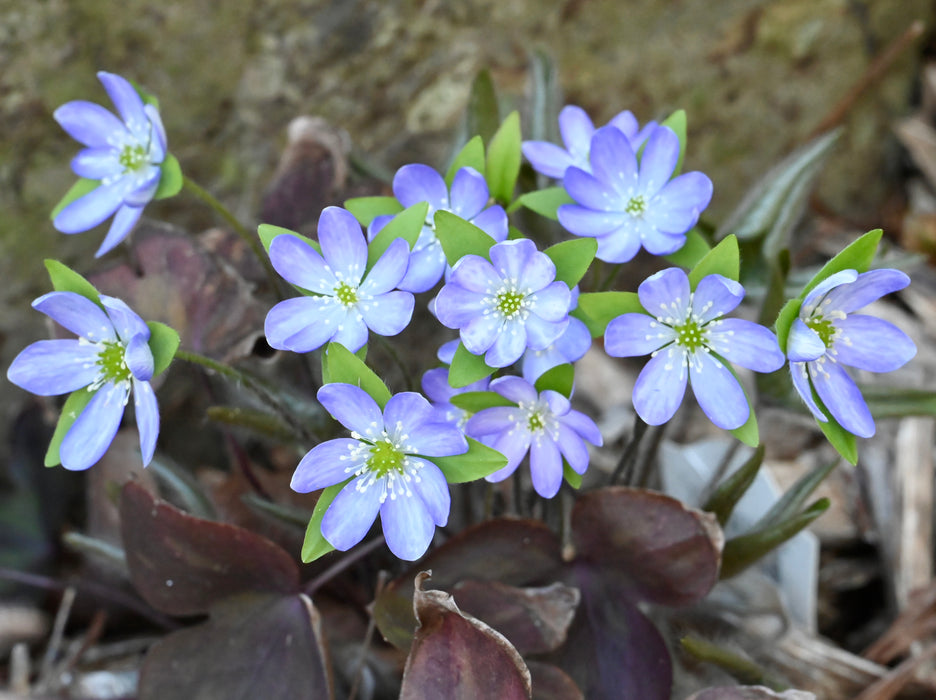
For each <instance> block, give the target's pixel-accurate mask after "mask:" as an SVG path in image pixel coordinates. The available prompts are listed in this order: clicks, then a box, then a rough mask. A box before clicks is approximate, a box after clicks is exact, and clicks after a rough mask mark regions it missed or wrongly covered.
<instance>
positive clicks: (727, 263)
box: [689, 236, 741, 291]
mask: <svg viewBox="0 0 936 700" xmlns="http://www.w3.org/2000/svg"><path fill="white" fill-rule="evenodd" d="M740 257H741V256H740V253H739V252H738V239H737V238H735V237H734V236H726V237H725V238H724V239H722V240H721V241H720V242H719V243H718V245H716V246H715V247H714V248H712V249H711V250H710V251H709V252H708V253H706V254H705V257H703V258H702V259H701V260H700V261H699V262H698V264H697V265H696V266H695V267H693V268H692V271H691V272H690V273H689V287H690V288H691V289H692V290H693V291H695V288H696V286H698V284H699V282H701V281H702V280H703V279H704V278H705V277H708V276H709V275H716V274H717V275H722V276H723V277H727V278H728V279H730V280H734V281H735V282H737V281H738V277H739V275H740V272H741V260H740Z"/></svg>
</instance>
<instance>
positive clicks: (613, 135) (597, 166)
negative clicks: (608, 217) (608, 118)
mask: <svg viewBox="0 0 936 700" xmlns="http://www.w3.org/2000/svg"><path fill="white" fill-rule="evenodd" d="M590 158H591V166H592V172H593V173H594V174H595V177H597V178H598V179H599V180H601V181H602V182H604V183H605V184H606V185H610V186H611V187H613V188H614V189H615V190H617V193H618V195H620V196H621V197H623V198H624V199H625V200H626V201H630V199H631V198H632V197H634V196H636V195H638V194H640V191H639V189H638V182H639V180H638V175H637V156H636V155H635V154H634V149H633V148H631V145H630V141H628V140H627V137H626V136H625V135H624V134H623V133H621V132H620V131H619V130H618V129H616V128H615V127H613V126H605V127H602V128H600V129H598V131H596V132H595V135H594V136H592V140H591V156H590ZM644 159H646V155H644Z"/></svg>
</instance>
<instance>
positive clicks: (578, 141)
mask: <svg viewBox="0 0 936 700" xmlns="http://www.w3.org/2000/svg"><path fill="white" fill-rule="evenodd" d="M608 126H613V127H614V128H616V129H618V130H619V131H620V132H621V133H622V134H624V136H625V137H626V138H627V140H628V142H629V143H630V144H631V148H633V150H634V152H636V151H637V150H639V149H640V146H641V145H642V144H643V142H644V141H646V140H647V137H648V136H649V135H650V134H651V133H652V132H653V131H654V129H656V127H657V123H656V122H647V124H646V125H645V126H644V127H643V128H642V129H641V128H640V124H638V123H637V118H636V117H635V116H634V115H633V114H631V113H630V112H628V111H624V112H621V113H620V114H617V115H615V117H614V118H613V119H611V121H609V122H608ZM559 133H560V135H561V136H562V142H563V143H564V144H565V148H564V149H563V148H562V147H560V146H557V145H556V144H554V143H549V142H548V141H524V143H523V146H522V148H523V155H524V156H526V159H527V160H528V161H530V165H532V166H533V169H534V170H535V171H536V172H538V173H542V174H543V175H546V176H547V177H554V178H556V179H561V178H562V177H563V175H565V172H566V169H567V168H569V167H570V166H572V165H574V166H575V167H577V168H581V169H582V170H585V171H588V172H591V164H590V163H589V161H588V154H589V151H590V150H591V139H592V136H593V135H594V133H595V126H594V124H592V120H591V119H590V118H589V117H588V114H586V113H585V110H584V109H582V108H581V107H576V106H575V105H566V106H565V107H563V108H562V111H561V112H559Z"/></svg>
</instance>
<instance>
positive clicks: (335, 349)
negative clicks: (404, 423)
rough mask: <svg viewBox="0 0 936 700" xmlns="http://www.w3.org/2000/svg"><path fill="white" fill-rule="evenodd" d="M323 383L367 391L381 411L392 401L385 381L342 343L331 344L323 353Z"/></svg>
mask: <svg viewBox="0 0 936 700" xmlns="http://www.w3.org/2000/svg"><path fill="white" fill-rule="evenodd" d="M322 383H323V384H333V383H337V384H351V385H353V386H356V387H360V388H361V389H363V390H364V391H366V392H367V393H368V394H369V395H370V397H371V398H372V399H374V401H376V402H377V405H378V406H380V410H381V411H382V410H383V409H384V406H386V405H387V402H388V401H389V400H390V390H389V389H388V388H387V385H386V384H384V383H383V380H382V379H381V378H380V377H378V376H377V375H376V374H374V371H373V370H372V369H371V368H370V367H368V366H367V365H365V364H364V362H363V361H362V360H361V359H360V358H359V357H358V356H357V355H355V354H354V353H353V352H351V351H350V350H348V348H346V347H345V346H344V345H341V344H340V343H329V344H328V345H327V346H326V347H325V351H324V352H323V353H322Z"/></svg>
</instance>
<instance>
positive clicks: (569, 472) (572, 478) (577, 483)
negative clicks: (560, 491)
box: [562, 458, 582, 491]
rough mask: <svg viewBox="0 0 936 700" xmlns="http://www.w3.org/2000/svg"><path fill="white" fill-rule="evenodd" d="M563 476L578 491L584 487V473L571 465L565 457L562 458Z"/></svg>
mask: <svg viewBox="0 0 936 700" xmlns="http://www.w3.org/2000/svg"><path fill="white" fill-rule="evenodd" d="M562 478H563V479H565V480H566V481H568V482H569V486H571V487H572V488H574V489H575V490H576V491H577V490H578V489H580V488H582V475H581V474H579V473H578V472H577V471H575V470H574V469H573V468H572V467H570V466H569V463H568V462H567V461H566V460H565V458H563V460H562Z"/></svg>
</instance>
